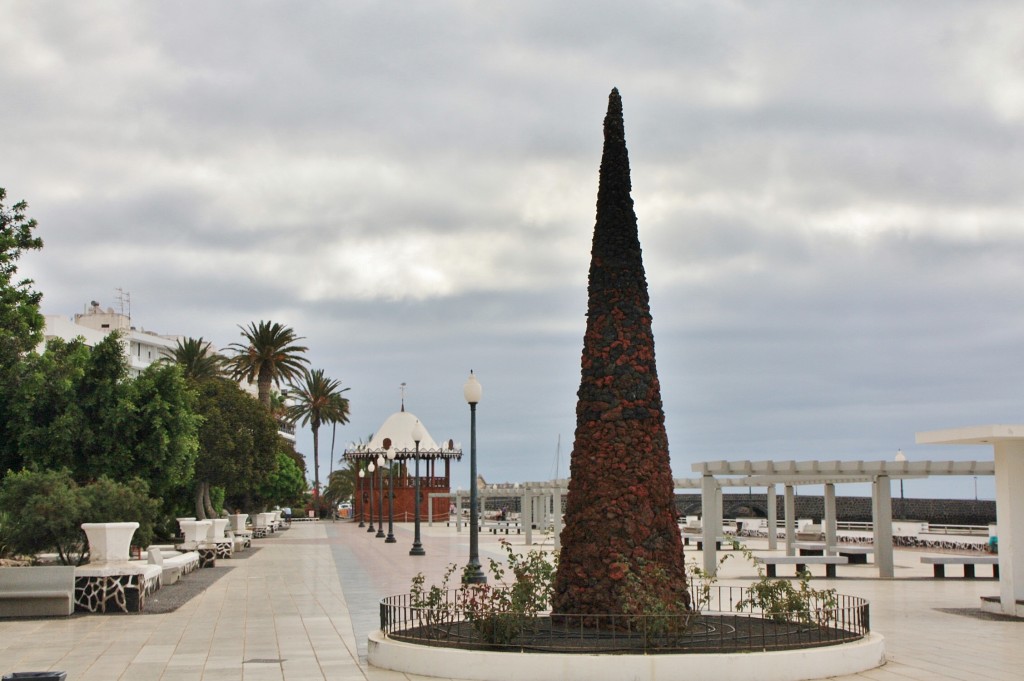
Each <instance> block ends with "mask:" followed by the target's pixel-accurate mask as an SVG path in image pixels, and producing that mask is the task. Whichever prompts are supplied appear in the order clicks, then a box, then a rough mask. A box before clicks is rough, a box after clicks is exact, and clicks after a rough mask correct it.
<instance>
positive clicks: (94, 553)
mask: <svg viewBox="0 0 1024 681" xmlns="http://www.w3.org/2000/svg"><path fill="white" fill-rule="evenodd" d="M82 529H83V530H85V536H86V537H88V538H89V562H90V563H114V562H121V561H127V560H128V558H129V556H128V552H129V550H130V549H131V545H132V536H133V535H134V534H135V530H137V529H139V524H138V523H135V522H132V523H82Z"/></svg>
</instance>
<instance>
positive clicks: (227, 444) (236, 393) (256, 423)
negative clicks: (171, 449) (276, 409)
mask: <svg viewBox="0 0 1024 681" xmlns="http://www.w3.org/2000/svg"><path fill="white" fill-rule="evenodd" d="M198 391H199V402H198V407H197V409H198V412H199V414H200V415H201V416H202V418H203V424H202V425H201V426H200V428H199V457H198V459H197V460H196V465H195V488H194V490H195V507H196V517H198V518H200V519H202V518H206V517H208V516H210V517H216V515H217V514H216V509H215V508H214V507H213V503H212V499H211V497H210V488H211V486H219V487H223V488H224V490H225V492H226V494H227V495H228V496H229V497H232V498H234V499H239V498H242V499H247V498H250V497H251V495H252V494H253V493H254V492H255V491H256V490H257V489H258V488H259V487H260V485H261V484H262V483H263V481H264V480H265V479H266V478H267V476H268V475H270V473H271V471H273V469H274V468H275V467H276V466H277V450H278V448H279V446H280V439H281V438H280V436H279V435H278V434H277V424H276V422H275V421H274V419H273V418H272V417H271V416H270V414H269V413H268V412H267V410H266V409H264V408H263V405H261V404H260V403H259V402H257V401H256V400H254V399H252V397H251V396H250V395H249V394H248V393H246V392H245V391H244V390H242V389H241V388H239V387H238V385H237V384H236V383H234V382H232V381H230V380H227V379H211V380H206V381H202V382H201V383H200V384H199V386H198ZM247 510H250V509H247Z"/></svg>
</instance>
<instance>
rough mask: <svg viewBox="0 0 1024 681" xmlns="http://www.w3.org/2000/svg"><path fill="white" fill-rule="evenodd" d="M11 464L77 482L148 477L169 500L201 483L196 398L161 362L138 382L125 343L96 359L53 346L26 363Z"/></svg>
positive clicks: (14, 407)
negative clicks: (62, 473) (196, 479)
mask: <svg viewBox="0 0 1024 681" xmlns="http://www.w3.org/2000/svg"><path fill="white" fill-rule="evenodd" d="M12 391H13V392H12V395H13V397H14V398H15V399H13V400H12V402H11V404H10V405H9V409H8V418H7V420H6V423H7V431H8V432H7V434H8V438H6V439H5V440H4V442H2V443H0V453H2V463H3V465H5V466H7V467H8V468H10V469H14V470H17V469H19V468H21V467H22V466H36V467H39V468H51V469H59V468H67V469H69V470H70V471H71V475H72V477H73V478H74V479H75V480H78V481H80V482H86V481H91V480H96V479H98V478H100V477H101V476H104V475H106V476H108V477H110V478H111V479H113V480H118V481H125V480H128V479H130V478H132V477H136V476H139V477H142V478H144V479H146V480H148V481H149V483H150V485H151V489H152V491H153V494H154V495H156V496H160V497H163V496H165V495H166V494H167V493H168V492H169V491H170V490H171V489H172V488H173V487H174V486H175V485H179V484H181V483H183V482H185V481H187V480H188V479H190V478H191V476H192V466H193V464H194V460H195V456H196V452H197V450H198V439H197V435H196V432H197V429H198V427H199V419H198V418H197V416H196V414H195V411H194V402H195V394H194V392H193V391H192V389H191V388H189V386H188V384H187V383H186V382H185V380H184V378H183V377H182V375H181V372H180V370H179V369H178V367H177V366H174V365H170V364H154V365H151V366H149V367H147V368H146V369H145V370H144V371H143V372H142V373H141V374H140V375H139V376H138V377H136V378H134V379H130V378H128V376H127V368H126V365H125V360H124V356H123V354H122V353H121V340H120V338H119V336H118V335H117V334H110V335H109V336H107V337H106V338H105V339H104V340H103V341H101V342H100V343H97V344H96V346H95V347H94V348H93V349H92V350H91V351H90V350H89V348H87V347H86V346H84V345H83V344H82V342H81V341H72V342H70V343H64V342H63V341H60V340H53V341H50V342H49V343H48V344H47V350H46V351H45V352H44V353H43V354H42V355H35V354H30V355H28V356H26V357H25V359H24V360H23V361H22V362H21V363H19V366H18V371H17V372H16V374H15V381H14V385H13V386H12Z"/></svg>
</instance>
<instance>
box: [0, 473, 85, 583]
mask: <svg viewBox="0 0 1024 681" xmlns="http://www.w3.org/2000/svg"><path fill="white" fill-rule="evenodd" d="M82 503H83V500H82V498H81V497H80V496H79V494H78V490H77V485H76V484H75V481H74V480H72V478H71V474H70V472H68V471H67V469H62V470H59V471H52V470H44V471H29V470H23V471H21V472H18V473H14V472H8V473H7V476H6V477H5V478H4V480H3V483H2V484H0V509H2V510H4V511H5V512H7V513H8V516H9V521H8V523H7V524H6V525H5V526H4V533H5V535H6V539H7V544H8V547H9V549H10V550H11V551H12V552H13V553H18V554H24V555H32V554H36V553H41V552H44V551H57V554H58V555H59V556H60V561H61V562H62V563H64V564H65V565H68V564H72V563H79V562H81V556H82V554H83V553H84V542H85V534H84V533H83V532H82V528H81V523H82V520H81V517H82Z"/></svg>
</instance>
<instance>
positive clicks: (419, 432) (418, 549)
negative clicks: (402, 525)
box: [409, 421, 427, 556]
mask: <svg viewBox="0 0 1024 681" xmlns="http://www.w3.org/2000/svg"><path fill="white" fill-rule="evenodd" d="M423 436H424V432H423V425H422V424H421V423H420V422H419V421H416V425H415V426H413V428H412V441H413V442H414V443H415V444H416V492H415V495H416V501H415V504H416V510H415V512H414V513H413V517H414V518H415V521H414V525H415V531H414V533H413V540H412V548H411V549H409V555H410V556H425V555H426V554H427V552H426V551H425V550H424V549H423V544H422V543H420V440H422V439H423Z"/></svg>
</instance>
